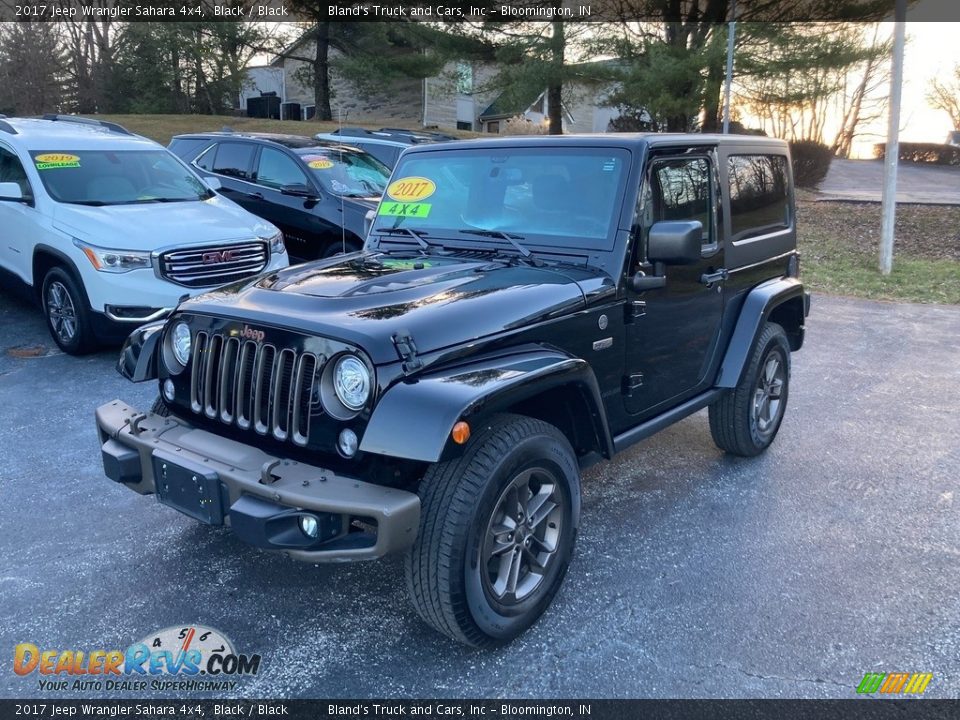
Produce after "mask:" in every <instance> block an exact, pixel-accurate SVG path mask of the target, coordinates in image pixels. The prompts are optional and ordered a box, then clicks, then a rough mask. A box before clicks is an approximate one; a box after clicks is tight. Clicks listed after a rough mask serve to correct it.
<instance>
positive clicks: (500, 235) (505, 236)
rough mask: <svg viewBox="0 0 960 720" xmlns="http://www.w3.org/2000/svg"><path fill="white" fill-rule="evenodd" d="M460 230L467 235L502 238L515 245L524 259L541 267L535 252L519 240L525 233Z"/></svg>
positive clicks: (472, 229)
mask: <svg viewBox="0 0 960 720" xmlns="http://www.w3.org/2000/svg"><path fill="white" fill-rule="evenodd" d="M460 232H462V233H464V234H466V235H482V236H483V237H491V238H500V239H501V240H506V241H507V242H508V243H510V244H511V245H513V247H514V249H515V250H516V251H517V252H518V253H520V254H521V255H522V256H523V259H524V260H529V261H530V262H531V263H532V264H533V265H535V266H537V267H539V266H540V264H541V263H540V261H539V260H538V259H537V258H535V257H534V255H533V253H532V252H530V251H529V250H528V249H527V248H525V247H524V246H523V245H521V244H520V243H518V242H517V240H523V239H524V238H523V235H512V234H510V233H508V232H504V231H503V230H480V229H474V228H467V229H461V230H460Z"/></svg>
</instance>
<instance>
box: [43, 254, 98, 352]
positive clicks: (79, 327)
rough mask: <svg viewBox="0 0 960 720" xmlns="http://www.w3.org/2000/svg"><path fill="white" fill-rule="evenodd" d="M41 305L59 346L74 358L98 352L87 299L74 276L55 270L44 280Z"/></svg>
mask: <svg viewBox="0 0 960 720" xmlns="http://www.w3.org/2000/svg"><path fill="white" fill-rule="evenodd" d="M40 302H41V304H42V307H43V315H44V317H45V318H46V319H47V329H48V330H49V331H50V335H51V337H52V338H53V341H54V342H55V343H56V344H57V346H58V347H59V348H60V349H61V350H63V351H64V352H65V353H68V354H70V355H84V354H86V353H89V352H92V351H93V350H95V349H96V348H97V341H96V338H95V337H94V335H93V327H92V325H91V323H90V304H89V303H88V302H87V295H86V293H84V292H83V289H82V288H81V286H80V284H79V283H77V281H76V280H74V278H73V275H71V274H70V273H69V272H67V271H66V270H64V269H63V268H62V267H59V266H56V267H52V268H50V269H49V270H48V271H47V274H46V275H45V276H44V278H43V286H42V288H41V294H40Z"/></svg>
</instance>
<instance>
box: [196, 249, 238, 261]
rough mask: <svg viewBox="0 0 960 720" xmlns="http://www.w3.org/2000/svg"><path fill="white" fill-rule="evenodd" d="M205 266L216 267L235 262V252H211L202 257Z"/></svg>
mask: <svg viewBox="0 0 960 720" xmlns="http://www.w3.org/2000/svg"><path fill="white" fill-rule="evenodd" d="M202 260H203V264H204V265H215V264H217V263H225V262H230V261H231V260H233V250H211V251H210V252H205V253H204V254H203V256H202Z"/></svg>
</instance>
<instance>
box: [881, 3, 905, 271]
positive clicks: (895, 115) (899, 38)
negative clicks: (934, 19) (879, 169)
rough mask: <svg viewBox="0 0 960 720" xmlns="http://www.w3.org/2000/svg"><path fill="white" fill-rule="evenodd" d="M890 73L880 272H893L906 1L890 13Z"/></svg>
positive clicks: (898, 4)
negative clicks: (891, 58) (891, 42)
mask: <svg viewBox="0 0 960 720" xmlns="http://www.w3.org/2000/svg"><path fill="white" fill-rule="evenodd" d="M894 19H895V20H896V22H895V23H894V33H893V69H892V71H891V74H890V117H889V120H888V123H887V150H886V154H885V155H884V162H883V166H884V167H883V202H882V213H883V224H882V226H881V228H880V272H881V273H882V274H883V275H889V274H890V272H891V270H893V239H894V228H895V225H896V221H897V164H898V161H899V159H900V95H901V90H902V89H903V48H904V44H905V41H906V23H907V0H897V4H896V8H895V10H894Z"/></svg>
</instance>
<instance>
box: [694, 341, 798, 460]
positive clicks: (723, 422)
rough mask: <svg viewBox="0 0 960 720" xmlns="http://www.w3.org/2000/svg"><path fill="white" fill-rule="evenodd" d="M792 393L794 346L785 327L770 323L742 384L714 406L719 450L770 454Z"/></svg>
mask: <svg viewBox="0 0 960 720" xmlns="http://www.w3.org/2000/svg"><path fill="white" fill-rule="evenodd" d="M774 365H776V367H773V366H774ZM771 368H773V374H772V377H771ZM789 391H790V343H789V342H788V341H787V335H786V333H785V332H784V331H783V328H782V327H780V326H779V325H777V324H776V323H766V324H765V325H764V326H763V329H762V330H761V332H760V336H759V337H758V338H757V340H756V342H755V343H754V346H753V350H752V352H751V355H750V362H749V363H748V365H747V369H746V371H745V372H744V373H743V377H742V378H741V379H740V383H739V384H738V385H737V387H736V388H734V389H732V390H730V391H729V392H727V393H725V394H724V395H723V396H722V397H721V398H720V399H719V400H717V401H716V402H714V403H713V404H712V405H711V406H710V434H711V435H713V441H714V442H715V443H716V444H717V447H719V448H720V449H721V450H726V451H727V452H728V453H731V454H733V455H740V456H742V457H753V456H755V455H759V454H760V453H762V452H763V451H764V450H766V449H767V448H768V447H769V446H770V443H772V442H773V439H774V438H775V437H776V436H777V432H778V431H779V430H780V423H781V422H782V421H783V415H784V412H785V411H786V408H787V398H788V396H789Z"/></svg>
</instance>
